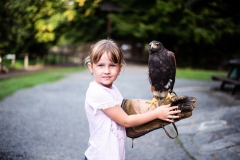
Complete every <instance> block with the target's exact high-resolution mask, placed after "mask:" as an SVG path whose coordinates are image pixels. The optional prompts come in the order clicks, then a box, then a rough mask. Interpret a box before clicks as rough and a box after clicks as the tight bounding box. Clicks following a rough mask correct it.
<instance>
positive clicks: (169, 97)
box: [165, 93, 173, 99]
mask: <svg viewBox="0 0 240 160" xmlns="http://www.w3.org/2000/svg"><path fill="white" fill-rule="evenodd" d="M172 97H173V96H171V94H170V93H168V94H167V96H166V98H165V99H171V98H172Z"/></svg>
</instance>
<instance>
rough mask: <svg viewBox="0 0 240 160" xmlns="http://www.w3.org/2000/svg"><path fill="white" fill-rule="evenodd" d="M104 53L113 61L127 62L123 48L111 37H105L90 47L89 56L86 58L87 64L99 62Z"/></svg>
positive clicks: (118, 62)
mask: <svg viewBox="0 0 240 160" xmlns="http://www.w3.org/2000/svg"><path fill="white" fill-rule="evenodd" d="M104 53H106V54H107V56H108V58H109V59H110V60H111V61H112V62H113V63H117V64H122V65H124V64H125V61H124V58H123V52H122V50H121V49H120V47H119V46H118V45H117V44H116V43H115V42H114V41H113V40H111V39H103V40H100V41H98V42H97V43H95V44H94V45H93V46H92V47H91V49H90V53H89V56H87V57H86V58H85V59H84V62H85V64H86V65H87V64H88V63H91V64H93V63H97V62H98V61H99V60H100V58H101V57H102V55H103V54H104Z"/></svg>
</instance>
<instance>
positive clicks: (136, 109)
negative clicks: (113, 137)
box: [121, 95, 197, 139]
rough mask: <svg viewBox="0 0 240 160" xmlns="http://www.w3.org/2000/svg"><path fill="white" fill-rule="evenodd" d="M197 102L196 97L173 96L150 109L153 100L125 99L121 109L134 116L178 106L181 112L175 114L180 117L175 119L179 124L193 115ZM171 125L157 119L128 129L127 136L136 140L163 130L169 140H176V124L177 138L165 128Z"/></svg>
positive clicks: (159, 101)
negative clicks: (161, 108) (152, 132)
mask: <svg viewBox="0 0 240 160" xmlns="http://www.w3.org/2000/svg"><path fill="white" fill-rule="evenodd" d="M196 101H197V99H196V98H195V97H189V96H176V95H173V96H172V98H171V99H167V100H166V99H163V100H158V105H156V104H154V105H153V106H151V107H149V106H150V103H151V100H145V99H124V100H123V102H122V105H121V107H122V108H123V110H124V111H125V112H126V113H127V114H128V115H132V114H141V113H145V112H148V111H150V110H154V109H155V108H157V107H161V105H167V104H171V106H178V110H181V112H180V113H177V114H175V115H177V116H179V118H177V119H174V121H175V122H177V121H180V120H182V119H185V118H188V117H190V116H191V115H192V111H193V109H194V108H195V107H196ZM170 123H171V122H168V121H164V120H161V119H155V120H153V121H150V122H148V123H145V124H142V125H139V126H135V127H129V128H126V134H127V137H129V138H133V139H134V138H138V137H141V136H143V135H145V134H147V133H149V132H151V131H153V130H156V129H159V128H163V129H164V130H165V133H166V134H167V136H168V137H169V138H172V139H174V138H176V137H177V136H178V130H177V127H176V125H175V123H174V122H172V124H173V126H174V128H175V131H176V133H177V135H176V137H172V136H170V134H169V133H168V132H167V130H166V129H165V128H164V126H166V125H168V124H170Z"/></svg>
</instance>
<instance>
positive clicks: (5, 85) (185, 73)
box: [0, 67, 226, 101]
mask: <svg viewBox="0 0 240 160" xmlns="http://www.w3.org/2000/svg"><path fill="white" fill-rule="evenodd" d="M84 69H85V67H72V68H61V69H52V70H47V71H39V72H36V73H33V74H29V75H25V76H20V77H14V78H11V79H5V80H0V101H1V100H2V99H3V98H5V97H7V96H9V95H11V94H13V93H14V92H16V91H17V90H20V89H23V88H30V87H33V86H35V85H38V84H42V83H47V82H54V81H57V80H60V79H61V78H64V77H65V76H67V75H68V74H70V73H73V72H80V71H82V70H84ZM211 75H223V76H225V75H226V72H219V71H206V70H195V69H194V70H193V69H177V76H176V77H177V78H183V79H197V80H209V81H210V80H211Z"/></svg>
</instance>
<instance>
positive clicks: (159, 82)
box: [148, 40, 176, 107]
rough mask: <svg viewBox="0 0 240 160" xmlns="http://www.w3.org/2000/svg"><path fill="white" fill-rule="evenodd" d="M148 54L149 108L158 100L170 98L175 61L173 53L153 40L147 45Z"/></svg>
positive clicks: (174, 74)
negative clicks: (151, 97)
mask: <svg viewBox="0 0 240 160" xmlns="http://www.w3.org/2000/svg"><path fill="white" fill-rule="evenodd" d="M148 52H149V59H148V71H149V81H150V84H151V91H152V92H153V100H152V102H151V105H150V107H151V106H152V105H153V104H155V103H157V100H158V99H169V98H171V93H172V92H173V86H174V83H175V76H176V60H175V55H174V53H173V52H171V51H169V50H167V49H166V48H165V47H164V46H163V44H162V43H161V42H158V41H155V40H153V41H152V42H150V43H149V46H148Z"/></svg>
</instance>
